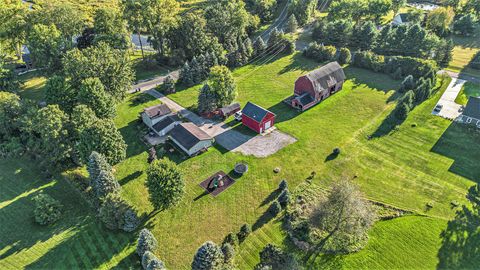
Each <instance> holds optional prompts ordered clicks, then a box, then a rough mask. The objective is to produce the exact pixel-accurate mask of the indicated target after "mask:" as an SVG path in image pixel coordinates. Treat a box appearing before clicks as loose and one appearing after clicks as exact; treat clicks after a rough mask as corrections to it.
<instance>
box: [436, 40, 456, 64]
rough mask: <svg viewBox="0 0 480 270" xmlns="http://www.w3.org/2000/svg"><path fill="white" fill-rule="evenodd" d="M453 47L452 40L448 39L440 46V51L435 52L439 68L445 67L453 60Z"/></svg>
mask: <svg viewBox="0 0 480 270" xmlns="http://www.w3.org/2000/svg"><path fill="white" fill-rule="evenodd" d="M454 47H455V44H454V43H453V40H452V39H449V40H447V41H446V42H445V44H443V46H441V48H440V50H439V51H438V52H437V54H438V56H439V57H438V61H437V63H438V65H439V66H441V67H447V66H448V64H450V62H451V61H452V59H453V49H454Z"/></svg>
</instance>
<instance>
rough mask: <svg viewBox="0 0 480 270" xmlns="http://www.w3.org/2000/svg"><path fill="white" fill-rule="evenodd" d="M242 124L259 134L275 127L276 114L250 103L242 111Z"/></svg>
mask: <svg viewBox="0 0 480 270" xmlns="http://www.w3.org/2000/svg"><path fill="white" fill-rule="evenodd" d="M242 123H243V124H244V125H245V126H247V127H249V128H250V129H252V130H254V131H255V132H258V133H263V132H264V131H265V130H267V129H269V128H271V127H273V125H274V123H275V114H274V113H272V112H271V111H269V110H266V109H264V108H262V107H260V106H258V105H256V104H253V103H251V102H248V103H247V105H245V107H243V110H242Z"/></svg>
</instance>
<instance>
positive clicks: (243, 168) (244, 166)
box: [233, 163, 248, 175]
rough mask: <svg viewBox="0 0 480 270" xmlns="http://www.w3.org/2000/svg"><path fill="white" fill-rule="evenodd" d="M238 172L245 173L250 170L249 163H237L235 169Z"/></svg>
mask: <svg viewBox="0 0 480 270" xmlns="http://www.w3.org/2000/svg"><path fill="white" fill-rule="evenodd" d="M233 170H234V171H235V172H236V173H237V174H240V175H242V174H244V173H246V172H247V171H248V165H247V164H245V163H237V164H236V165H235V168H234V169H233Z"/></svg>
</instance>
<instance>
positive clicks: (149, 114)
mask: <svg viewBox="0 0 480 270" xmlns="http://www.w3.org/2000/svg"><path fill="white" fill-rule="evenodd" d="M171 113H172V111H171V110H170V108H169V107H168V106H167V105H165V104H159V105H155V106H152V107H148V108H146V109H144V110H143V112H142V113H141V115H142V120H143V122H144V123H145V125H147V126H148V127H149V128H152V127H153V125H155V124H156V123H158V122H160V121H161V120H163V119H164V118H165V117H167V116H168V115H170V114H171Z"/></svg>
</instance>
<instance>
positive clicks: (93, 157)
mask: <svg viewBox="0 0 480 270" xmlns="http://www.w3.org/2000/svg"><path fill="white" fill-rule="evenodd" d="M87 171H88V175H89V178H90V186H91V187H92V188H93V187H94V186H95V181H96V180H97V177H98V175H99V174H100V172H102V171H106V172H111V171H112V166H110V164H108V162H107V159H106V158H105V156H104V155H102V154H99V153H97V152H95V151H94V152H92V153H91V154H90V157H89V160H88V164H87Z"/></svg>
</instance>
